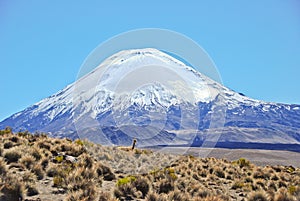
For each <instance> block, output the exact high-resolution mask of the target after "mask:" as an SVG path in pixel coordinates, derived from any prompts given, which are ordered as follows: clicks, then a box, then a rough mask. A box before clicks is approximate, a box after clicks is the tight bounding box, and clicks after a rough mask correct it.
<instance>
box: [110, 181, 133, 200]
mask: <svg viewBox="0 0 300 201" xmlns="http://www.w3.org/2000/svg"><path fill="white" fill-rule="evenodd" d="M135 192H136V189H134V188H132V186H131V185H130V183H127V184H123V185H120V186H117V188H115V189H114V195H115V196H116V198H119V199H121V200H124V199H125V200H132V199H133V198H134V194H135Z"/></svg>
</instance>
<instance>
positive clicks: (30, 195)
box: [0, 128, 300, 201]
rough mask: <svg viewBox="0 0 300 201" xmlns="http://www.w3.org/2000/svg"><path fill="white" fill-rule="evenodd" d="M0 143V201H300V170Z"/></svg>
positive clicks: (17, 138) (27, 140) (25, 138)
mask: <svg viewBox="0 0 300 201" xmlns="http://www.w3.org/2000/svg"><path fill="white" fill-rule="evenodd" d="M0 142H1V143H0V200H12V201H14V200H20V199H22V200H25V199H28V200H38V198H39V199H41V200H43V198H47V199H51V200H70V201H71V200H74V201H75V200H76V201H77V200H91V201H93V200H99V201H100V200H101V201H116V200H119V201H121V200H140V201H141V200H146V201H169V200H174V201H176V200H178V201H179V200H180V201H188V200H196V201H200V200H207V201H222V200H232V199H237V200H248V201H252V200H262V201H264V200H274V201H281V200H287V201H289V200H291V201H295V200H300V187H299V186H300V169H299V167H292V166H288V167H285V166H265V167H262V166H255V165H254V164H252V163H251V162H249V161H248V160H247V159H244V158H240V159H239V160H237V161H233V162H230V161H227V160H222V159H215V158H197V157H194V156H175V155H167V154H162V153H155V152H152V151H150V150H143V149H138V148H134V149H132V148H131V151H124V150H122V149H121V150H120V149H118V148H116V147H105V146H101V145H95V144H93V143H91V142H88V141H86V140H75V141H71V140H68V139H53V138H50V137H48V136H46V135H44V134H38V135H31V134H30V133H28V132H19V133H16V134H13V133H12V130H11V129H9V128H8V129H6V130H2V131H0ZM86 147H88V148H89V149H86ZM154 161H157V164H156V165H155V163H153V162H154ZM153 164H154V165H153ZM145 166H147V168H145ZM143 168H144V169H143ZM136 169H139V170H140V172H135V170H136ZM43 196H44V197H43Z"/></svg>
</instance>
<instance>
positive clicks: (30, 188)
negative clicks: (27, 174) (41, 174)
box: [26, 184, 39, 196]
mask: <svg viewBox="0 0 300 201" xmlns="http://www.w3.org/2000/svg"><path fill="white" fill-rule="evenodd" d="M26 191H27V192H26V195H27V196H34V195H38V194H39V191H38V190H37V188H36V187H35V186H34V185H33V184H27V185H26Z"/></svg>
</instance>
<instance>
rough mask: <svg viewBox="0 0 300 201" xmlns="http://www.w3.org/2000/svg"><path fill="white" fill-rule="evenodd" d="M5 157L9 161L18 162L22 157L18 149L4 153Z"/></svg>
mask: <svg viewBox="0 0 300 201" xmlns="http://www.w3.org/2000/svg"><path fill="white" fill-rule="evenodd" d="M4 158H5V159H6V160H7V162H8V163H13V162H18V160H19V159H20V158H21V152H20V151H19V150H18V149H9V150H7V151H6V152H5V153H4Z"/></svg>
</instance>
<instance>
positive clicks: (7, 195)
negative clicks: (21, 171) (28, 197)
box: [0, 175, 25, 201]
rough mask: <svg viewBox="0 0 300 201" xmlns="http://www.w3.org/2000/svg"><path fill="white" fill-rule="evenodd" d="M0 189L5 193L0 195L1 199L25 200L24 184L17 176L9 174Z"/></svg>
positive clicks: (10, 200) (11, 200)
mask: <svg viewBox="0 0 300 201" xmlns="http://www.w3.org/2000/svg"><path fill="white" fill-rule="evenodd" d="M0 189H1V193H3V195H2V196H1V197H0V200H9V201H19V200H23V198H24V193H25V187H24V184H23V183H22V182H20V181H19V180H18V178H16V177H13V176H10V175H9V176H8V177H7V178H5V181H4V183H3V184H2V187H1V188H0Z"/></svg>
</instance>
